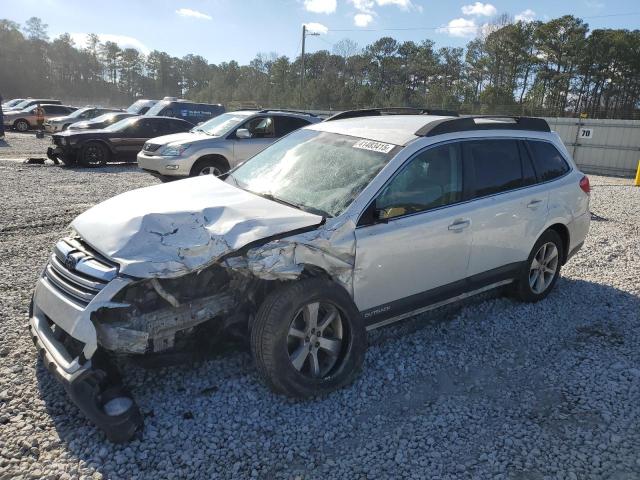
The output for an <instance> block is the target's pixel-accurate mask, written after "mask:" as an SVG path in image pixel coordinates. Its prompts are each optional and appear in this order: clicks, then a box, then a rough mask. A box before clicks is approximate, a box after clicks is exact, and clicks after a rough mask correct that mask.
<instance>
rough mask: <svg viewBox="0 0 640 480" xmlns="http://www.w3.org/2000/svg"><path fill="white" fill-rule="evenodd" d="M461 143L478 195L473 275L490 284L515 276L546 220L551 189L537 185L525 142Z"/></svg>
mask: <svg viewBox="0 0 640 480" xmlns="http://www.w3.org/2000/svg"><path fill="white" fill-rule="evenodd" d="M462 146H463V149H462V150H463V157H464V161H465V163H468V164H469V165H468V167H469V168H468V169H467V172H469V178H468V180H467V183H468V184H469V185H470V187H471V189H472V191H473V194H472V196H473V199H474V200H473V202H472V203H473V205H474V208H473V211H472V213H471V215H470V218H471V223H472V232H473V240H472V248H471V257H470V260H469V272H468V274H469V276H470V277H473V276H477V277H475V278H476V280H478V281H484V279H486V282H491V281H493V280H495V281H500V280H505V279H508V278H512V276H513V274H514V272H517V271H518V269H519V267H520V266H521V262H523V261H524V260H526V259H527V257H528V256H529V252H530V250H531V248H532V246H533V243H534V242H535V240H536V238H535V236H536V235H537V233H538V232H539V231H540V229H541V228H542V227H543V226H544V223H545V221H546V215H547V206H548V194H547V191H546V188H545V187H544V186H543V185H536V184H535V182H536V180H535V174H534V172H533V169H532V167H531V163H530V160H529V158H528V156H525V155H523V153H524V148H523V146H522V144H521V142H520V141H518V140H515V139H478V140H469V141H465V142H462ZM486 282H485V283H486Z"/></svg>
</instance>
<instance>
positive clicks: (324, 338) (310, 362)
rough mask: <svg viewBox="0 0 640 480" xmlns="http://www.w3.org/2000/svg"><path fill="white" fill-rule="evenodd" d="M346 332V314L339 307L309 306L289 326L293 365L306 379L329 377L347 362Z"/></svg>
mask: <svg viewBox="0 0 640 480" xmlns="http://www.w3.org/2000/svg"><path fill="white" fill-rule="evenodd" d="M345 333H346V332H345V331H344V325H343V320H342V314H341V313H340V310H338V308H337V307H336V306H335V305H333V304H330V303H325V302H313V303H309V304H307V305H305V306H304V307H302V308H301V309H300V310H298V312H296V314H295V315H294V317H293V320H292V321H291V324H290V326H289V333H288V335H287V348H288V352H289V360H290V361H291V364H292V365H293V367H294V368H295V369H296V370H298V371H299V372H300V373H301V374H303V375H304V376H306V377H309V378H314V379H320V378H324V377H326V376H327V375H329V374H330V373H331V372H332V370H333V369H334V368H335V367H337V366H339V364H340V362H341V361H342V360H343V358H342V357H343V348H342V347H343V341H344V340H345Z"/></svg>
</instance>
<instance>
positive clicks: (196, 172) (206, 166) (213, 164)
mask: <svg viewBox="0 0 640 480" xmlns="http://www.w3.org/2000/svg"><path fill="white" fill-rule="evenodd" d="M228 171H229V167H228V165H226V162H224V161H222V160H218V159H213V158H201V159H200V160H198V161H197V162H196V163H194V164H193V167H191V172H189V176H190V177H198V176H201V175H214V176H216V177H219V176H221V175H224V174H225V173H227V172H228Z"/></svg>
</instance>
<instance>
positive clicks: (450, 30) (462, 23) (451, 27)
mask: <svg viewBox="0 0 640 480" xmlns="http://www.w3.org/2000/svg"><path fill="white" fill-rule="evenodd" d="M438 32H439V33H446V34H448V35H450V36H452V37H473V36H474V35H476V34H477V33H478V25H477V24H476V22H475V20H469V19H467V18H454V19H453V20H451V21H450V22H449V23H448V24H447V25H446V26H444V27H440V28H439V29H438Z"/></svg>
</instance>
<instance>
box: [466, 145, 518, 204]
mask: <svg viewBox="0 0 640 480" xmlns="http://www.w3.org/2000/svg"><path fill="white" fill-rule="evenodd" d="M462 145H463V149H464V158H465V162H471V174H472V175H473V179H472V180H473V185H474V187H475V196H476V197H484V196H486V195H493V194H496V193H500V192H506V191H508V190H513V189H514V188H519V187H521V186H523V181H522V164H521V162H520V153H519V150H518V144H517V142H516V141H515V140H477V141H470V142H462Z"/></svg>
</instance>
